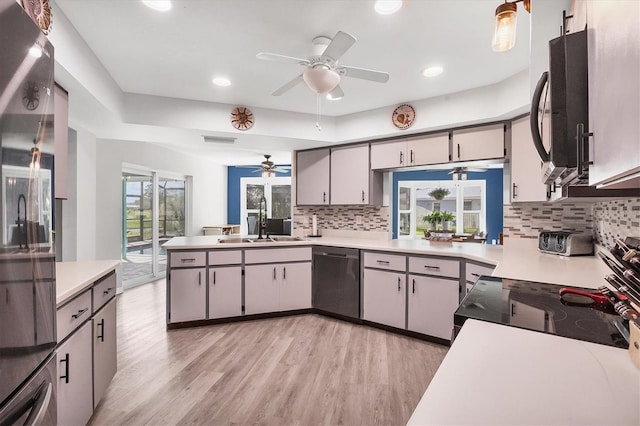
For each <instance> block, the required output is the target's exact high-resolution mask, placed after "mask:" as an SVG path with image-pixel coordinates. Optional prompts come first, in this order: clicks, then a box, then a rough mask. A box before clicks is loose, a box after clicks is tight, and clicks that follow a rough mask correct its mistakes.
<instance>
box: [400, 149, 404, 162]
mask: <svg viewBox="0 0 640 426" xmlns="http://www.w3.org/2000/svg"><path fill="white" fill-rule="evenodd" d="M400 164H404V152H402V151H400Z"/></svg>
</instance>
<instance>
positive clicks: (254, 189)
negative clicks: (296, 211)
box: [240, 177, 292, 235]
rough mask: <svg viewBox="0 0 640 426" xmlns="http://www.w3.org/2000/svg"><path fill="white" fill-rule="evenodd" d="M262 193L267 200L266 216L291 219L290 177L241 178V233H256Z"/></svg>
mask: <svg viewBox="0 0 640 426" xmlns="http://www.w3.org/2000/svg"><path fill="white" fill-rule="evenodd" d="M263 195H264V198H265V200H266V202H267V218H269V219H285V220H290V219H291V213H292V211H291V177H268V178H262V177H256V178H246V177H245V178H241V179H240V233H241V234H243V235H255V234H257V233H258V228H257V223H258V217H259V215H260V199H261V198H262V196H263ZM289 229H290V227H289Z"/></svg>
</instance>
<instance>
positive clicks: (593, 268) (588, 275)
mask: <svg viewBox="0 0 640 426" xmlns="http://www.w3.org/2000/svg"><path fill="white" fill-rule="evenodd" d="M219 239H220V237H217V236H193V237H176V238H173V239H171V240H169V241H168V242H166V243H165V244H164V245H163V247H164V248H166V249H167V250H185V249H193V250H202V249H230V248H236V249H237V248H260V247H264V248H267V247H268V248H273V247H290V246H300V245H320V246H337V247H347V248H357V249H362V250H382V251H392V252H402V253H408V254H421V255H432V256H451V257H458V258H463V259H468V260H472V261H477V262H483V263H488V264H492V265H497V267H496V269H495V271H494V273H493V275H494V276H498V277H503V278H513V279H521V280H529V281H538V282H544V283H550V284H557V285H566V286H576V287H586V288H598V287H600V286H602V285H604V284H605V280H604V276H605V275H607V274H609V273H611V272H610V271H609V269H608V267H607V266H606V265H605V264H604V262H602V261H601V260H600V259H599V258H598V257H597V256H574V257H564V256H558V255H554V254H548V253H540V252H539V251H538V249H537V240H536V239H531V238H527V239H525V238H522V239H514V238H511V239H506V240H505V245H504V246H500V245H491V244H477V243H457V242H454V243H436V242H431V241H427V240H421V239H416V240H409V239H403V240H380V239H365V238H344V237H322V238H307V239H305V240H303V241H287V242H274V243H260V244H256V243H238V244H220V243H218V240H219Z"/></svg>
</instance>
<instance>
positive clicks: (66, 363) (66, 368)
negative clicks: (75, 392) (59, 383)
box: [60, 353, 69, 383]
mask: <svg viewBox="0 0 640 426" xmlns="http://www.w3.org/2000/svg"><path fill="white" fill-rule="evenodd" d="M63 362H64V376H60V378H61V379H64V382H65V383H69V354H68V353H67V354H66V355H65V356H64V358H63V359H61V360H60V363H61V364H62V363H63Z"/></svg>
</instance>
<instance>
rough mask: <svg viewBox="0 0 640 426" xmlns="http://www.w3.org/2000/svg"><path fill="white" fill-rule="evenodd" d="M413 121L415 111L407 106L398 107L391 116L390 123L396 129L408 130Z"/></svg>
mask: <svg viewBox="0 0 640 426" xmlns="http://www.w3.org/2000/svg"><path fill="white" fill-rule="evenodd" d="M415 120H416V111H415V110H414V109H413V107H412V106H411V105H408V104H402V105H399V106H398V107H396V109H394V110H393V114H391V121H393V125H394V126H396V127H397V128H398V129H408V128H409V127H411V125H412V124H413V122H414V121H415Z"/></svg>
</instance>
